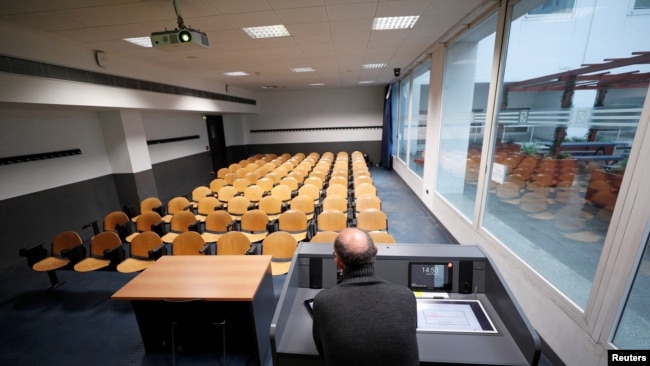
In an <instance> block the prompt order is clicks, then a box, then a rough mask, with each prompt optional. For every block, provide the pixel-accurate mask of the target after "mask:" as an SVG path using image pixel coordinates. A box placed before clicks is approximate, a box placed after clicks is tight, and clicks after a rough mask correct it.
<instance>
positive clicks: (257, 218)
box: [241, 210, 269, 232]
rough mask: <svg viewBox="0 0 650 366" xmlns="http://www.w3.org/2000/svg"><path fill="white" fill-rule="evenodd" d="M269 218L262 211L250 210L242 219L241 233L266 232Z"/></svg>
mask: <svg viewBox="0 0 650 366" xmlns="http://www.w3.org/2000/svg"><path fill="white" fill-rule="evenodd" d="M268 223H269V216H268V215H267V214H266V212H264V211H262V210H250V211H247V212H245V213H244V214H243V215H242V217H241V231H248V232H258V231H266V224H268Z"/></svg>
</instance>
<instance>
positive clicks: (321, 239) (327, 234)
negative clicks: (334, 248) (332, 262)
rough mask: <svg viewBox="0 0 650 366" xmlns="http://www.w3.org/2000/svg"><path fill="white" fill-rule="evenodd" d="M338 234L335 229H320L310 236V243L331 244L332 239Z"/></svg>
mask: <svg viewBox="0 0 650 366" xmlns="http://www.w3.org/2000/svg"><path fill="white" fill-rule="evenodd" d="M338 235H339V233H337V232H336V231H320V232H317V233H316V235H314V236H312V238H311V240H310V241H309V242H310V243H323V244H330V245H331V244H333V243H334V239H336V237H337V236H338Z"/></svg>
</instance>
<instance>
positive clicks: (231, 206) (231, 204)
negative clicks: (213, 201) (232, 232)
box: [228, 196, 251, 220]
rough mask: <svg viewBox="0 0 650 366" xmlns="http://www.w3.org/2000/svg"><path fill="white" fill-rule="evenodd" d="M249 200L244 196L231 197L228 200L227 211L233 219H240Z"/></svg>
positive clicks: (248, 204)
mask: <svg viewBox="0 0 650 366" xmlns="http://www.w3.org/2000/svg"><path fill="white" fill-rule="evenodd" d="M250 204H251V200H249V199H248V198H246V197H244V196H236V197H233V198H232V199H231V200H230V201H228V213H229V214H230V216H232V218H233V220H239V219H241V216H242V215H243V214H244V213H245V212H246V211H248V207H249V206H250Z"/></svg>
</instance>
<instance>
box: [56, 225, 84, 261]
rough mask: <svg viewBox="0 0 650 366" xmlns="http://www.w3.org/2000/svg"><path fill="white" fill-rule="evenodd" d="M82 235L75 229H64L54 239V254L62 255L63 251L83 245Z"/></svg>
mask: <svg viewBox="0 0 650 366" xmlns="http://www.w3.org/2000/svg"><path fill="white" fill-rule="evenodd" d="M82 243H83V242H82V241H81V237H80V236H79V234H77V233H76V232H74V231H63V232H61V233H59V234H57V235H56V236H55V237H54V239H53V240H52V255H55V256H60V255H61V251H63V250H65V249H70V248H74V247H76V246H77V245H81V244H82Z"/></svg>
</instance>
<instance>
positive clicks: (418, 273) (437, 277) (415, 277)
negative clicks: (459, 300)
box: [409, 262, 453, 291]
mask: <svg viewBox="0 0 650 366" xmlns="http://www.w3.org/2000/svg"><path fill="white" fill-rule="evenodd" d="M452 270H453V263H451V262H448V263H440V262H436V263H409V288H410V289H411V290H419V291H450V290H451V277H452Z"/></svg>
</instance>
